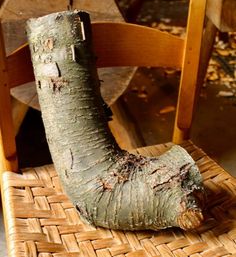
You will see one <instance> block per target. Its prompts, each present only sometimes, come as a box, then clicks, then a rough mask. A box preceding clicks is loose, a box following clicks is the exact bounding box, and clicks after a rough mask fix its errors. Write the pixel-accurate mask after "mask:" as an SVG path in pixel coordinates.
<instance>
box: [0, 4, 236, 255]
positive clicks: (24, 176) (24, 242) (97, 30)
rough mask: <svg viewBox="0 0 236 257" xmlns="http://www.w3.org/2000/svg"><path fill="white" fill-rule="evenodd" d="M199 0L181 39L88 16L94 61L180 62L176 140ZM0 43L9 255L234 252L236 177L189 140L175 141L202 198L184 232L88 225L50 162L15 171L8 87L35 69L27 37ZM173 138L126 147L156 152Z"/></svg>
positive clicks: (192, 63)
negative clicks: (191, 164) (198, 214)
mask: <svg viewBox="0 0 236 257" xmlns="http://www.w3.org/2000/svg"><path fill="white" fill-rule="evenodd" d="M205 2H206V1H205V0H199V1H195V0H192V1H190V9H189V18H188V27H187V35H186V38H185V40H183V39H179V38H177V37H175V36H172V35H169V34H167V33H163V32H160V31H158V30H156V29H150V28H146V27H142V26H137V25H130V24H125V23H95V24H93V37H94V45H95V52H96V55H97V56H98V60H99V61H98V67H107V66H133V65H135V66H147V65H148V66H165V67H174V68H180V69H181V70H182V73H181V83H180V89H179V99H178V105H177V114H176V122H175V129H174V136H173V141H174V142H175V143H180V142H181V141H183V139H187V138H188V135H189V129H190V126H191V121H192V115H193V109H194V102H195V95H196V94H195V93H196V79H197V71H198V62H199V54H200V45H201V37H202V30H203V29H202V28H203V20H204V15H205V13H204V12H205ZM117 35H119V36H117ZM0 46H1V48H0V51H1V52H0V55H1V59H0V67H1V70H0V86H1V87H0V129H1V151H0V156H1V173H2V176H1V178H2V181H1V189H2V199H3V209H4V217H5V225H6V237H7V242H8V252H9V256H17V257H18V256H19V257H21V256H39V257H52V256H53V257H75V256H86V257H87V256H91V257H92V256H99V257H102V256H103V257H106V256H107V257H108V256H120V257H122V256H123V257H124V256H127V257H132V256H137V257H138V256H183V257H184V256H205V257H209V256H212V257H213V256H214V257H215V256H231V255H232V256H233V254H235V253H236V244H235V240H236V222H235V218H236V214H235V213H236V205H235V199H236V198H235V192H236V187H235V185H236V181H235V179H234V178H232V177H231V176H230V175H229V174H228V173H227V172H225V171H224V170H223V169H222V168H221V167H219V166H218V165H217V164H216V163H215V162H214V161H213V160H211V159H210V158H209V157H208V156H207V155H206V154H205V153H204V152H203V151H202V150H200V149H199V148H197V147H196V146H194V145H193V144H192V143H191V142H190V141H184V142H182V143H181V145H182V146H183V147H184V148H185V149H186V150H187V151H188V152H189V153H190V154H191V156H192V157H193V159H194V160H195V161H196V163H197V165H198V167H199V169H200V171H201V174H202V177H203V180H204V185H205V187H206V189H207V199H208V202H207V206H208V208H207V210H206V215H205V216H206V221H205V223H204V225H203V226H201V227H200V228H198V229H197V230H196V231H191V232H189V231H188V232H186V231H182V230H180V229H167V230H164V231H160V232H153V231H145V232H143V231H140V232H123V231H114V230H109V229H104V228H95V227H92V226H90V225H88V224H86V223H85V222H84V221H82V220H81V219H80V217H79V214H78V212H77V211H76V209H75V208H74V207H73V205H72V203H71V202H70V201H69V200H68V198H67V196H66V195H65V194H64V192H63V189H62V187H61V184H60V181H59V178H58V176H57V173H56V171H55V170H54V167H53V165H47V166H43V167H36V168H27V169H24V170H22V171H20V172H18V173H16V172H17V171H18V167H17V157H16V148H15V141H14V129H13V122H12V117H11V115H10V113H11V106H10V93H9V91H10V88H12V87H15V86H18V85H20V84H22V83H26V82H29V81H32V80H34V76H33V72H32V65H31V62H30V55H29V49H28V46H27V45H24V46H23V47H21V48H20V49H18V50H17V51H15V52H14V53H13V54H11V55H10V56H8V57H6V56H5V51H4V43H3V39H2V37H1V41H0ZM176 49H178V50H179V51H178V53H177V51H176ZM118 137H119V135H118ZM172 144H173V143H167V144H162V145H156V146H149V147H145V148H140V149H136V150H133V151H132V152H133V153H139V154H142V155H148V156H158V155H160V154H162V153H163V152H164V151H166V150H167V149H168V148H169V147H170V146H171V145H172Z"/></svg>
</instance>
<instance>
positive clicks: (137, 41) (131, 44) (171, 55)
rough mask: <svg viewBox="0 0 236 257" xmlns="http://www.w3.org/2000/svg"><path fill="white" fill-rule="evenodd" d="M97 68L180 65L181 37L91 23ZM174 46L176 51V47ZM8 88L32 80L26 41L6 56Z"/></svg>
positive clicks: (138, 27) (112, 24) (142, 29)
mask: <svg viewBox="0 0 236 257" xmlns="http://www.w3.org/2000/svg"><path fill="white" fill-rule="evenodd" d="M92 30H93V44H94V51H95V54H96V56H97V57H98V60H97V67H115V66H144V67H145V66H151V67H170V68H179V69H180V68H181V66H182V58H183V48H184V40H183V39H181V38H178V37H176V36H173V35H170V34H167V33H165V32H161V31H159V30H157V29H152V28H148V27H144V26H138V25H134V24H128V23H112V22H110V23H108V22H105V23H104V22H99V23H98V22H97V23H93V24H92ZM176 49H177V50H176ZM7 66H8V72H9V86H10V88H12V87H16V86H18V85H21V84H24V83H27V82H30V81H33V80H34V74H33V67H32V64H31V59H30V51H29V47H28V44H25V45H23V46H22V47H20V48H19V49H17V50H16V51H14V52H13V53H12V54H11V55H9V56H8V57H7Z"/></svg>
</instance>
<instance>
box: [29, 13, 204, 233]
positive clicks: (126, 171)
mask: <svg viewBox="0 0 236 257" xmlns="http://www.w3.org/2000/svg"><path fill="white" fill-rule="evenodd" d="M27 33H28V38H29V43H30V48H31V54H32V62H33V66H34V72H35V78H36V84H37V91H38V95H39V101H40V105H41V110H42V116H43V121H44V125H45V130H46V135H47V139H48V143H49V147H50V151H51V154H52V158H53V161H54V164H55V167H56V170H57V171H58V173H59V175H60V178H61V181H62V183H63V186H64V189H65V191H66V192H67V194H68V196H69V197H70V199H71V200H72V202H73V203H74V205H75V206H76V207H77V209H78V211H79V212H80V214H81V215H82V216H83V217H84V218H86V220H88V221H89V222H90V223H91V224H94V225H96V226H103V227H107V228H113V229H123V230H141V229H153V230H158V229H163V228H167V227H171V226H180V227H181V228H183V229H191V228H194V227H197V226H198V225H199V224H200V223H201V222H202V220H203V217H202V213H201V209H200V206H199V205H200V202H201V198H202V195H203V188H202V183H201V176H200V173H199V170H198V168H197V166H196V165H195V163H194V161H193V159H192V158H191V157H190V156H189V155H188V153H187V152H186V151H185V150H184V149H183V148H181V147H180V146H174V147H173V148H172V149H171V150H169V151H168V152H166V153H165V154H163V155H162V156H160V157H157V158H153V157H143V156H136V155H132V154H129V153H128V152H125V151H122V150H121V149H119V147H118V146H117V144H116V142H115V140H114V138H113V136H112V134H111V132H110V131H109V128H108V126H107V120H106V116H105V114H104V108H103V101H102V98H101V95H100V91H99V80H98V77H97V71H96V60H95V59H96V58H95V56H94V54H93V51H92V43H91V27H90V20H89V15H88V14H86V13H84V12H69V11H66V12H62V13H55V14H51V15H48V16H44V17H41V18H38V19H31V20H29V22H28V26H27Z"/></svg>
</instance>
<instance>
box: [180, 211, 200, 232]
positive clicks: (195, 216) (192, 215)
mask: <svg viewBox="0 0 236 257" xmlns="http://www.w3.org/2000/svg"><path fill="white" fill-rule="evenodd" d="M203 220H204V217H203V214H202V211H201V210H199V209H188V210H186V211H185V212H183V213H181V215H180V216H179V217H178V219H177V223H178V225H179V227H180V228H182V229H183V230H189V229H195V228H198V227H199V226H200V225H201V224H202V223H203Z"/></svg>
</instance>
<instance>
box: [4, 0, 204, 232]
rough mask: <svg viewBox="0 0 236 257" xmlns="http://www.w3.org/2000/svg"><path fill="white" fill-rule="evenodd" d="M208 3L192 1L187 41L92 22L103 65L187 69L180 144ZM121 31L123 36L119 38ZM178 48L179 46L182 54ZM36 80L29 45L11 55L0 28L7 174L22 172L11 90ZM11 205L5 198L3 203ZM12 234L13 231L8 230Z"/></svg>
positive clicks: (176, 136)
mask: <svg viewBox="0 0 236 257" xmlns="http://www.w3.org/2000/svg"><path fill="white" fill-rule="evenodd" d="M205 7H206V0H190V4H189V15H188V23H187V32H186V37H185V39H181V38H179V37H176V36H173V35H170V34H168V33H164V32H160V31H159V30H157V29H152V28H147V27H144V26H139V25H133V24H126V23H107V22H105V23H104V22H99V23H93V24H92V29H93V41H94V47H95V53H96V55H97V56H98V57H99V59H98V63H97V66H98V67H109V66H153V67H161V66H164V67H170V68H179V69H181V71H182V72H181V80H180V87H179V97H178V103H177V109H176V118H175V125H174V133H173V142H174V143H180V142H181V141H183V140H185V139H188V138H189V131H190V127H191V123H192V118H193V111H194V105H195V102H196V96H197V94H196V92H197V74H198V65H199V56H200V49H201V41H202V35H203V24H204V17H205ZM114 31H115V33H116V34H114ZM117 33H118V35H120V37H117V36H115V35H117ZM117 38H119V40H117ZM157 42H158V45H157ZM176 49H179V52H178V53H177V52H176ZM137 53H139V54H137ZM158 57H160V58H158ZM33 80H34V75H33V68H32V64H31V59H30V52H29V48H28V45H27V44H25V45H23V46H22V47H20V48H19V49H17V50H16V51H15V52H13V53H12V54H11V55H9V56H6V53H5V47H4V40H3V33H2V29H1V28H0V165H1V166H0V175H1V178H2V173H3V172H4V171H12V172H18V162H17V154H16V143H15V132H14V126H13V119H12V115H10V114H11V98H10V89H11V88H13V87H16V86H19V85H21V84H24V83H27V82H30V81H33ZM1 189H3V186H1ZM2 195H3V194H2ZM6 204H7V203H5V202H4V199H3V206H4V205H6ZM3 209H4V208H3ZM6 233H8V231H7V229H6Z"/></svg>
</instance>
